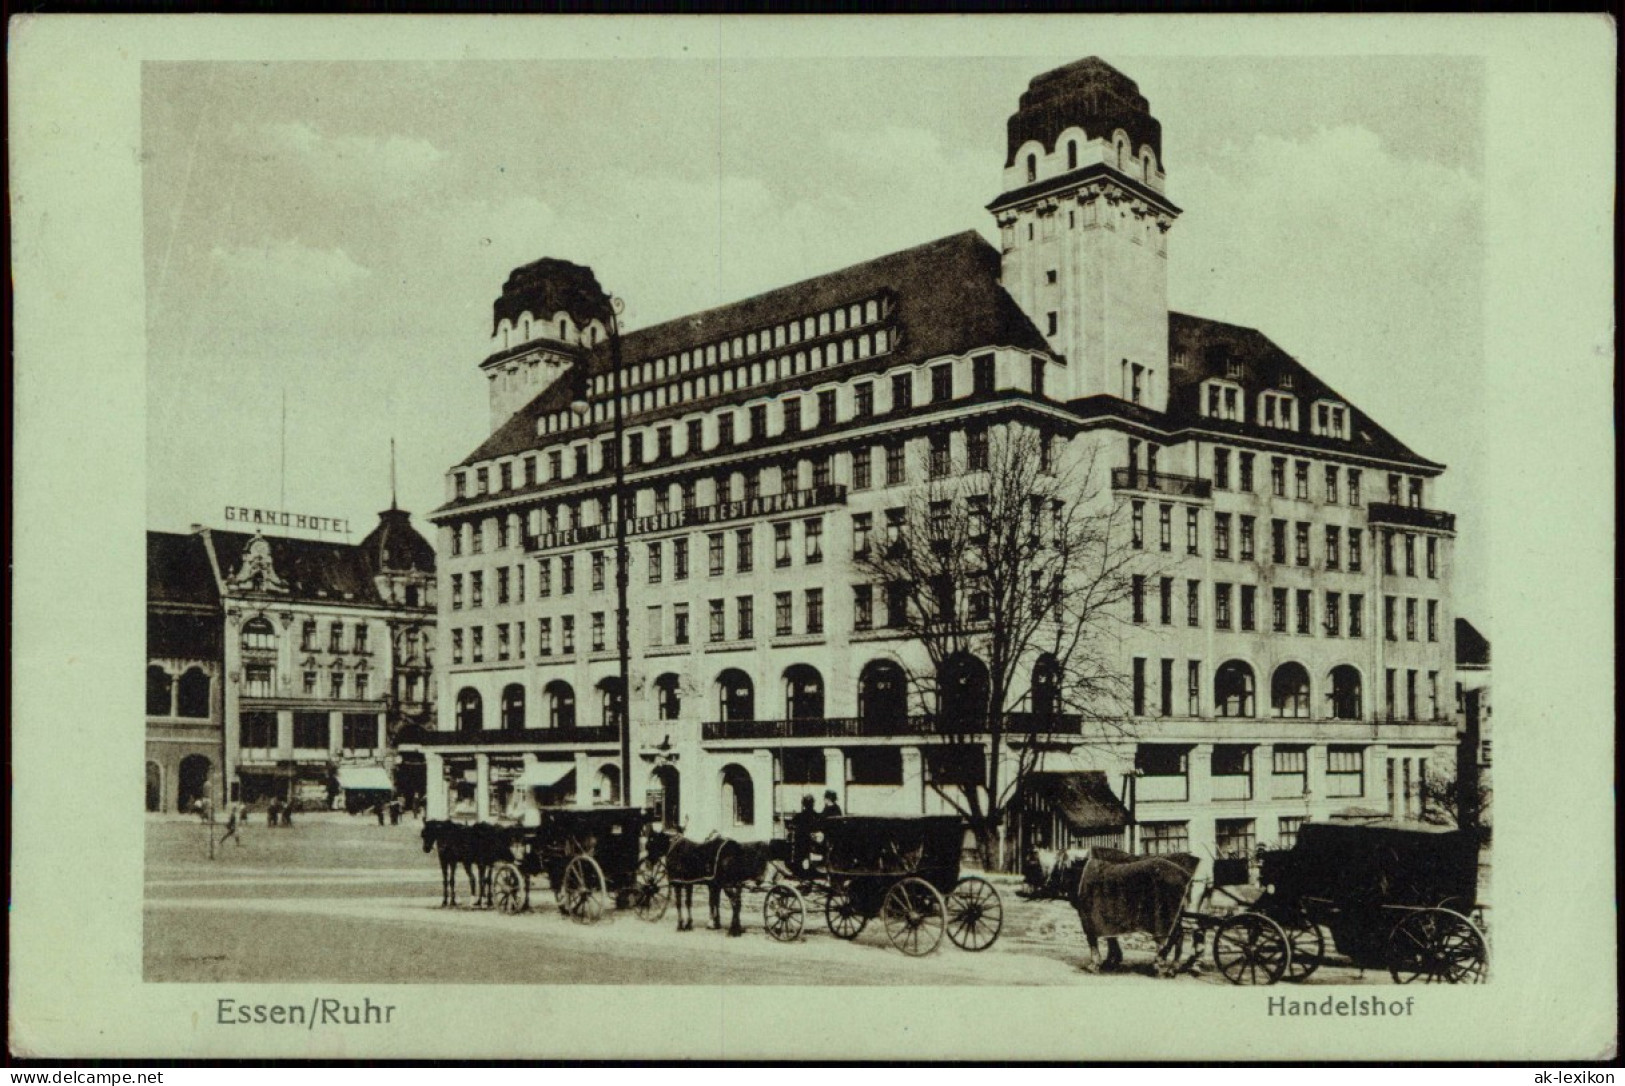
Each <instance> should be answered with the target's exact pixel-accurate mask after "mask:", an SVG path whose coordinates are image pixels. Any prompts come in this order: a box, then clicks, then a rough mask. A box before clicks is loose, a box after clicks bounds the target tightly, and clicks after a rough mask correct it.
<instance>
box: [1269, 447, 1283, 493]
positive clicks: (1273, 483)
mask: <svg viewBox="0 0 1625 1086" xmlns="http://www.w3.org/2000/svg"><path fill="white" fill-rule="evenodd" d="M1270 491H1271V493H1273V494H1274V495H1275V496H1276V497H1277V498H1284V497H1286V457H1284V456H1272V457H1270Z"/></svg>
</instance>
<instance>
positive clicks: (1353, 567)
mask: <svg viewBox="0 0 1625 1086" xmlns="http://www.w3.org/2000/svg"><path fill="white" fill-rule="evenodd" d="M1360 538H1361V537H1360V529H1358V528H1350V529H1349V572H1350V573H1358V572H1360V563H1361V555H1360Z"/></svg>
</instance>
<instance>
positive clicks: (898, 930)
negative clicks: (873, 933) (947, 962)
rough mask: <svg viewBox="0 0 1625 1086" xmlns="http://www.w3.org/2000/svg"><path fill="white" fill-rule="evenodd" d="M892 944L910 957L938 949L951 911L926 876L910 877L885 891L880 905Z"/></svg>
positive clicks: (881, 914)
mask: <svg viewBox="0 0 1625 1086" xmlns="http://www.w3.org/2000/svg"><path fill="white" fill-rule="evenodd" d="M880 919H881V922H882V923H884V924H885V925H886V938H888V939H890V940H891V945H892V946H894V947H896V948H897V949H898V950H901V951H902V952H903V953H904V954H907V955H908V956H909V957H911V958H918V957H920V956H922V955H925V954H929V953H931V952H932V951H933V950H935V949H937V945H938V944H939V943H941V942H942V935H943V931H944V930H945V929H946V928H947V926H948V910H947V907H946V906H945V905H943V903H942V895H941V894H939V893H937V888H936V887H935V886H932V885H931V884H930V883H929V882H926V881H925V880H924V879H917V878H907V879H903V880H902V881H901V882H899V883H897V884H896V885H895V886H893V887H892V888H891V889H890V890H887V891H886V900H885V901H884V902H883V903H882V904H881V906H880Z"/></svg>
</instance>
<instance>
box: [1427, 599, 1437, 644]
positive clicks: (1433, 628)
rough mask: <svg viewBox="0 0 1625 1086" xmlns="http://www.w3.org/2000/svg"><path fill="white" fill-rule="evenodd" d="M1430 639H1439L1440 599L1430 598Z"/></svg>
mask: <svg viewBox="0 0 1625 1086" xmlns="http://www.w3.org/2000/svg"><path fill="white" fill-rule="evenodd" d="M1428 640H1429V641H1437V640H1439V601H1438V600H1428Z"/></svg>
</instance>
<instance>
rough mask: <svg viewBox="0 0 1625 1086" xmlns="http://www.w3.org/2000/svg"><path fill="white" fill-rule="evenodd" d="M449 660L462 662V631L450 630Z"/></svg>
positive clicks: (455, 662)
mask: <svg viewBox="0 0 1625 1086" xmlns="http://www.w3.org/2000/svg"><path fill="white" fill-rule="evenodd" d="M451 662H452V663H454V664H460V663H462V662H463V631H461V630H453V631H451ZM250 670H252V669H250Z"/></svg>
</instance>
